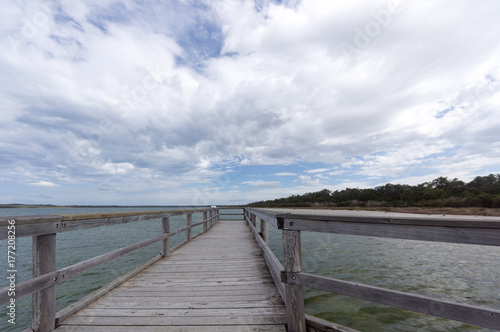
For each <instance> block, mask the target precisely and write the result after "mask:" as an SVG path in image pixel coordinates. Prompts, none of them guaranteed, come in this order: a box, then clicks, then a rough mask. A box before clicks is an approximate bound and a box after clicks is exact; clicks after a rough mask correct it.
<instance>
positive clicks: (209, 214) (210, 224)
mask: <svg viewBox="0 0 500 332" xmlns="http://www.w3.org/2000/svg"><path fill="white" fill-rule="evenodd" d="M212 215H213V211H212V210H210V212H209V213H208V218H209V219H210V221H209V222H208V228H212Z"/></svg>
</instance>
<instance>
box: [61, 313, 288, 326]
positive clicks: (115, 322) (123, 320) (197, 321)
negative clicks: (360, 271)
mask: <svg viewBox="0 0 500 332" xmlns="http://www.w3.org/2000/svg"><path fill="white" fill-rule="evenodd" d="M285 321H286V317H285V315H284V314H282V315H268V316H238V315H234V316H226V317H189V316H186V317H161V316H153V317H121V316H120V317H106V316H91V317H88V316H71V317H70V318H68V319H67V320H65V321H64V323H63V324H64V325H82V324H89V325H102V326H134V325H141V326H150V325H168V326H172V325H174V326H175V325H202V326H210V325H217V326H219V325H260V324H284V323H285Z"/></svg>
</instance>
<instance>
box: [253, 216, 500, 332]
mask: <svg viewBox="0 0 500 332" xmlns="http://www.w3.org/2000/svg"><path fill="white" fill-rule="evenodd" d="M282 212H283V211H282V210H277V211H276V210H275V211H272V210H262V209H255V208H245V212H244V214H245V218H246V219H247V221H248V223H249V225H250V227H251V228H252V231H253V232H254V235H255V232H256V231H255V229H254V228H253V227H252V226H254V225H255V224H256V222H255V218H258V219H260V220H261V227H262V224H263V223H264V222H265V223H266V224H269V225H273V226H275V227H277V228H279V229H281V230H282V232H283V236H282V238H283V255H284V261H285V266H284V267H282V272H281V281H282V282H283V283H284V284H285V285H286V288H285V298H286V301H285V304H286V305H287V311H288V313H289V314H288V324H289V328H290V327H291V326H292V328H291V331H300V332H302V331H305V327H303V326H302V325H301V324H302V321H303V320H304V317H305V316H306V315H305V314H302V313H301V305H302V304H301V303H297V301H296V303H295V304H291V300H290V299H298V298H300V297H301V296H302V287H303V286H305V287H310V288H317V289H321V290H326V291H330V292H333V293H337V294H341V295H346V296H350V297H355V298H359V299H363V300H368V301H373V302H377V303H382V304H386V305H390V306H394V307H399V308H403V309H407V310H411V311H416V312H422V310H423V309H422V308H429V307H431V306H432V305H436V304H438V305H439V306H440V308H442V310H439V311H435V312H427V311H426V312H425V313H426V314H430V315H432V316H438V317H442V318H447V319H453V320H457V321H461V322H464V323H469V324H473V325H477V326H480V327H486V328H491V329H498V330H500V310H495V309H489V308H484V307H478V306H471V305H467V304H460V303H453V302H450V301H443V300H440V299H436V298H431V297H425V296H421V295H416V294H410V293H405V292H399V291H394V290H390V289H384V288H379V287H373V286H369V285H362V284H359V283H352V282H348V281H344V280H338V279H333V278H328V277H322V276H317V275H313V274H308V273H304V272H302V270H301V263H300V255H301V254H300V252H301V250H300V232H301V231H313V232H322V233H337V234H352V235H362V236H375V237H387V238H398V239H412V240H421V241H437V242H451V243H463V244H480V245H491V246H500V218H498V217H476V216H428V215H402V214H393V213H376V212H375V213H374V212H362V213H358V214H357V215H356V213H345V212H331V213H327V212H324V213H323V214H322V213H320V212H319V213H316V214H308V213H307V212H306V211H304V212H300V213H282ZM257 242H258V243H259V241H257ZM259 246H261V245H260V244H259ZM266 247H267V246H266ZM261 249H262V246H261ZM263 251H264V252H265V255H264V256H265V257H266V256H270V254H268V253H267V252H266V250H263ZM273 256H274V255H273ZM267 261H268V260H267V259H266V262H267ZM268 267H269V268H270V270H274V269H276V266H275V264H272V263H271V264H270V263H268ZM291 286H292V287H291ZM278 288H279V289H280V287H279V286H278ZM289 306H293V308H288V307H289ZM292 311H293V314H292Z"/></svg>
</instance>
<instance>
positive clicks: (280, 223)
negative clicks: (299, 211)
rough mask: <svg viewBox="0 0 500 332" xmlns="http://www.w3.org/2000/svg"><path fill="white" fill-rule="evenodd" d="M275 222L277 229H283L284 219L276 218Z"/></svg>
mask: <svg viewBox="0 0 500 332" xmlns="http://www.w3.org/2000/svg"><path fill="white" fill-rule="evenodd" d="M276 222H277V226H278V229H284V228H285V218H282V217H277V218H276Z"/></svg>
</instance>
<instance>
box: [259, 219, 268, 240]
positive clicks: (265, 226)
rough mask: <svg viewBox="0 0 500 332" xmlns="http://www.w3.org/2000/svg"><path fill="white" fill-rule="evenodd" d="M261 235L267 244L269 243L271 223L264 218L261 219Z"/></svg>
mask: <svg viewBox="0 0 500 332" xmlns="http://www.w3.org/2000/svg"><path fill="white" fill-rule="evenodd" d="M260 236H261V237H262V240H264V242H265V243H266V244H269V225H268V224H267V222H265V221H264V220H262V219H260Z"/></svg>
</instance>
